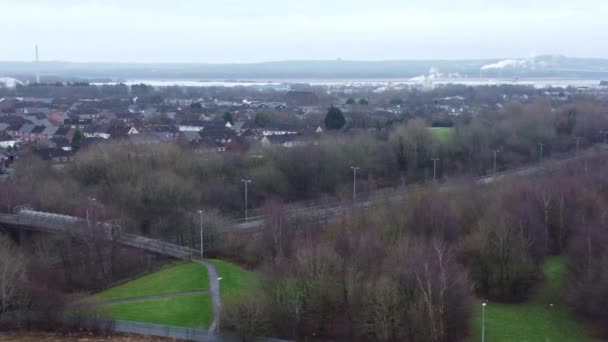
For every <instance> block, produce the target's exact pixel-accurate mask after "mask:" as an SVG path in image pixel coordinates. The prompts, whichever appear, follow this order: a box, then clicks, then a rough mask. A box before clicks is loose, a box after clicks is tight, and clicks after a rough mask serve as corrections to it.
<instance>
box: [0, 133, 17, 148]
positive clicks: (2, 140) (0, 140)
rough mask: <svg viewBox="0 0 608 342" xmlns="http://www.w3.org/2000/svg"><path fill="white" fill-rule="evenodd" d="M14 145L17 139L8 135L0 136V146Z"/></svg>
mask: <svg viewBox="0 0 608 342" xmlns="http://www.w3.org/2000/svg"><path fill="white" fill-rule="evenodd" d="M15 145H17V139H15V138H13V137H11V136H9V135H3V136H2V137H0V148H5V149H6V148H13V147H15Z"/></svg>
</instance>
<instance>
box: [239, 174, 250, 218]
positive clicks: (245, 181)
mask: <svg viewBox="0 0 608 342" xmlns="http://www.w3.org/2000/svg"><path fill="white" fill-rule="evenodd" d="M241 182H243V183H245V223H247V222H248V221H249V212H248V209H247V203H248V202H247V201H248V197H247V196H248V188H249V183H251V179H241Z"/></svg>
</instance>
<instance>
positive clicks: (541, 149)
mask: <svg viewBox="0 0 608 342" xmlns="http://www.w3.org/2000/svg"><path fill="white" fill-rule="evenodd" d="M538 146H540V163H542V162H543V146H545V144H543V143H538Z"/></svg>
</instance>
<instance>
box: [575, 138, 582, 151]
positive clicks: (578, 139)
mask: <svg viewBox="0 0 608 342" xmlns="http://www.w3.org/2000/svg"><path fill="white" fill-rule="evenodd" d="M574 139H576V154H577V155H578V145H579V141H580V140H581V137H574Z"/></svg>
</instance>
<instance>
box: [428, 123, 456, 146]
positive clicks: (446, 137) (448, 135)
mask: <svg viewBox="0 0 608 342" xmlns="http://www.w3.org/2000/svg"><path fill="white" fill-rule="evenodd" d="M430 130H431V132H433V134H434V135H435V137H436V138H437V140H439V143H441V144H442V145H450V144H452V143H453V142H454V139H455V138H456V131H455V130H454V127H431V128H430Z"/></svg>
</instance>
